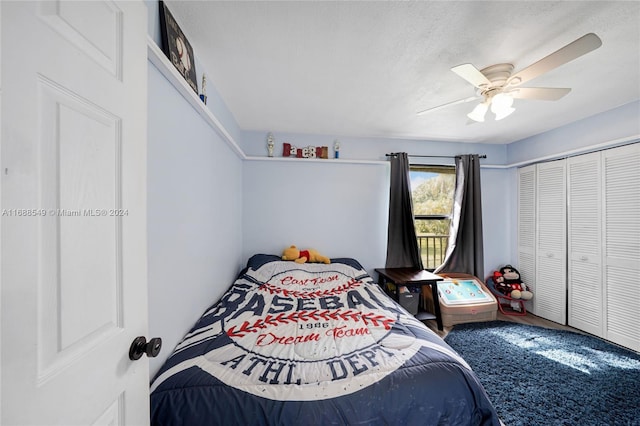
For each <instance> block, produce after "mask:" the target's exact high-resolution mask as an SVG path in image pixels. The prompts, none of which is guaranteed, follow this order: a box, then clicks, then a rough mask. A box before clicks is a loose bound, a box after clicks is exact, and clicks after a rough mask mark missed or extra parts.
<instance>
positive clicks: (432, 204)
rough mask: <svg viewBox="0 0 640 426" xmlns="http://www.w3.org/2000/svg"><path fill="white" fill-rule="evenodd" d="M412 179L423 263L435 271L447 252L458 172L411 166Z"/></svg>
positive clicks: (452, 169) (443, 168)
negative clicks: (456, 174)
mask: <svg viewBox="0 0 640 426" xmlns="http://www.w3.org/2000/svg"><path fill="white" fill-rule="evenodd" d="M411 179H412V200H413V214H414V216H415V227H416V234H417V237H418V247H419V248H420V253H421V256H422V263H423V265H424V267H425V268H427V269H435V268H436V267H438V266H439V265H440V264H441V263H442V261H443V260H444V253H445V252H446V249H447V241H448V238H447V237H448V235H449V222H450V220H449V216H450V215H451V212H452V211H453V192H454V189H455V168H453V167H442V166H440V167H438V166H412V167H411ZM421 216H422V217H421ZM425 216H435V217H425ZM438 216H440V217H438ZM442 216H445V217H446V218H442Z"/></svg>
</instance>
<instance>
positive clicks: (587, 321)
mask: <svg viewBox="0 0 640 426" xmlns="http://www.w3.org/2000/svg"><path fill="white" fill-rule="evenodd" d="M600 163H601V156H600V153H599V152H595V153H592V154H586V155H580V156H577V157H573V158H570V159H569V160H567V187H568V192H567V200H568V204H567V218H568V222H567V223H568V230H567V231H568V233H567V235H568V241H567V244H568V271H567V272H568V282H567V288H568V297H569V303H568V322H569V325H570V326H572V327H575V328H578V329H580V330H584V331H586V332H588V333H592V334H595V335H596V336H602V335H603V327H602V324H603V315H604V312H603V298H604V286H603V284H602V265H601V257H602V250H601V247H602V236H601V220H602V219H601V215H602V207H601V206H602V196H601V194H602V191H601V169H600Z"/></svg>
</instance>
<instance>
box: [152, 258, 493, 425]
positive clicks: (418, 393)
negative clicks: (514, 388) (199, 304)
mask: <svg viewBox="0 0 640 426" xmlns="http://www.w3.org/2000/svg"><path fill="white" fill-rule="evenodd" d="M151 424H152V425H156V426H159V425H189V426H197V425H212V424H220V425H232V424H241V425H263V424H264V425H266V424H273V425H331V424H338V425H341V424H362V425H365V424H366V425H377V424H402V425H414V424H420V425H430V424H434V425H436V424H438V425H440V424H447V425H499V424H500V422H499V419H498V417H497V414H496V412H495V409H494V408H493V406H492V405H491V402H490V401H489V399H488V397H487V395H486V393H485V391H484V389H483V387H482V385H481V384H480V382H479V381H478V379H477V377H476V376H475V374H474V373H473V371H472V370H471V368H470V367H469V365H468V364H467V363H466V362H465V361H464V360H463V359H462V358H461V357H460V356H459V355H458V354H457V353H456V352H455V351H453V350H452V349H451V348H450V347H449V346H448V345H447V344H446V343H445V342H444V341H443V340H442V339H440V338H439V337H438V336H437V335H436V334H435V333H433V332H432V331H431V330H429V329H428V328H427V327H426V326H425V325H424V324H422V323H421V322H420V321H418V320H417V319H416V318H414V317H413V316H412V315H410V314H409V313H408V312H407V311H405V310H404V309H403V308H402V307H401V306H400V305H398V304H397V303H396V302H395V301H393V300H392V299H391V298H390V297H388V296H387V295H386V294H385V293H384V292H383V291H382V289H381V288H380V287H379V286H378V285H377V284H376V283H375V282H374V281H373V279H372V278H371V277H370V276H369V275H368V274H367V272H366V271H365V270H364V269H363V267H362V266H361V265H360V263H358V262H357V261H356V260H354V259H350V258H341V259H332V260H331V264H329V265H325V264H315V263H305V264H298V263H294V262H291V261H282V260H281V259H280V258H279V257H278V256H274V255H264V254H258V255H254V256H252V257H251V258H250V259H249V260H248V262H247V267H246V268H245V269H244V270H243V271H242V272H241V273H240V274H239V276H238V278H237V279H236V280H235V282H234V283H233V284H232V286H231V287H230V288H229V289H228V290H227V291H226V292H225V294H224V295H223V297H222V298H221V299H220V301H218V302H217V303H215V304H214V305H213V306H211V307H210V308H209V309H208V310H207V311H206V312H205V313H204V314H203V315H202V317H201V318H200V319H199V320H198V321H197V323H196V324H195V326H194V327H193V328H192V329H191V331H190V332H189V333H188V334H187V335H186V336H185V337H184V339H183V340H182V341H181V342H180V343H179V344H178V345H177V346H176V348H175V350H174V352H173V353H172V355H171V356H170V357H169V358H168V359H167V361H166V363H165V364H164V365H163V367H162V368H161V369H160V371H159V372H158V374H157V375H156V376H155V378H154V380H153V381H152V383H151Z"/></svg>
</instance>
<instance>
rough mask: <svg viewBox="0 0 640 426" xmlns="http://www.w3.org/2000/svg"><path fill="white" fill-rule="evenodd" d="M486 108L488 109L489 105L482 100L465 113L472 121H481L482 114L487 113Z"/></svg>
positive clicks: (482, 119)
mask: <svg viewBox="0 0 640 426" xmlns="http://www.w3.org/2000/svg"><path fill="white" fill-rule="evenodd" d="M488 109H489V106H488V105H487V104H486V103H484V102H483V103H481V104H478V105H476V107H475V108H474V109H473V111H471V112H470V113H469V114H467V117H469V118H470V119H472V120H473V121H477V122H479V123H482V122H483V121H484V116H485V114H486V113H487V110H488Z"/></svg>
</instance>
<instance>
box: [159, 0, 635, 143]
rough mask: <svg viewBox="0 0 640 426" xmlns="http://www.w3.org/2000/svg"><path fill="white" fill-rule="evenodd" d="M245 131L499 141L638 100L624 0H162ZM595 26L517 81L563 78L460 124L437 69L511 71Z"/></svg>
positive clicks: (465, 89) (464, 89) (466, 87)
mask: <svg viewBox="0 0 640 426" xmlns="http://www.w3.org/2000/svg"><path fill="white" fill-rule="evenodd" d="M166 4H167V5H168V7H169V9H170V11H171V12H172V13H173V15H174V16H175V17H176V19H177V21H178V22H179V24H180V26H181V27H182V28H183V30H184V32H185V34H186V36H187V38H188V39H189V41H190V42H191V44H192V46H193V48H194V51H195V54H196V56H198V58H199V60H200V62H201V63H202V65H203V67H204V69H206V71H207V76H208V78H209V81H211V82H212V83H213V85H214V86H215V87H216V89H217V90H218V92H219V93H220V94H221V96H222V98H223V100H224V102H225V103H226V105H227V106H228V107H229V109H230V110H231V112H232V113H233V115H234V116H235V118H236V120H237V122H238V124H239V125H240V127H241V128H242V129H244V130H260V131H277V132H294V133H308V134H322V135H331V136H341V137H346V136H357V137H385V138H407V139H423V140H445V141H458V142H483V143H509V142H513V141H516V140H520V139H523V138H525V137H528V136H531V135H534V134H538V133H541V132H544V131H547V130H551V129H553V128H556V127H559V126H562V125H565V124H567V123H570V122H573V121H576V120H580V119H583V118H586V117H589V116H591V115H594V114H597V113H599V112H602V111H606V110H609V109H612V108H615V107H617V106H620V105H623V104H626V103H629V102H631V101H634V100H638V99H640V25H639V22H640V2H637V1H625V2H617V1H603V2H597V1H586V2H583V1H561V2H544V1H468V2H467V1H418V2H406V1H400V2H399V1H389V2H383V1H353V2H351V1H330V2H329V1H297V2H291V1H285V2H275V1H258V2H253V1H233V2H218V1H209V2H204V1H167V2H166ZM590 32H593V33H596V34H597V35H598V36H599V37H600V38H601V39H602V42H603V45H602V46H601V47H600V48H599V49H597V50H594V51H593V52H590V53H588V54H586V55H585V56H582V57H580V58H578V59H576V60H574V61H572V62H569V63H568V64H565V65H562V66H561V67H559V68H556V69H555V70H552V71H550V72H549V73H547V74H545V75H542V76H540V77H538V78H536V79H534V80H531V81H530V82H528V83H527V84H526V85H525V86H527V87H536V86H537V87H568V88H571V89H572V91H571V93H569V94H568V95H567V96H565V97H564V98H562V99H561V100H559V101H555V102H550V101H536V100H520V99H517V100H516V101H515V103H514V107H515V108H516V112H515V113H513V114H512V115H511V116H509V117H507V118H505V119H504V120H501V121H494V120H493V118H489V117H487V118H488V119H487V121H485V122H484V123H475V124H471V125H469V124H467V123H468V121H469V120H468V119H467V117H466V114H467V113H468V112H470V111H471V110H472V109H473V107H474V106H475V104H476V103H477V102H470V103H465V104H458V105H454V106H451V107H448V108H445V109H441V110H438V111H435V112H432V113H428V114H425V115H421V116H417V115H416V112H417V111H420V110H424V109H427V108H430V107H434V106H438V105H441V104H444V103H447V102H451V101H455V100H458V99H463V98H468V97H470V96H473V95H474V94H475V89H474V87H473V86H472V85H471V84H469V83H467V82H466V81H465V80H463V79H462V78H460V77H458V76H457V75H455V74H454V73H453V72H451V70H450V68H451V67H453V66H456V65H460V64H463V63H472V64H473V65H475V66H476V67H477V68H478V69H482V68H485V67H487V66H489V65H493V64H497V63H511V64H513V65H514V68H515V70H514V71H515V72H517V71H519V70H521V69H523V68H525V67H527V66H529V65H531V64H532V63H534V62H536V61H538V60H539V59H541V58H543V57H544V56H546V55H548V54H550V53H552V52H554V51H556V50H557V49H559V48H561V47H563V46H565V45H566V44H568V43H570V42H572V41H573V40H575V39H577V38H578V37H580V36H582V35H584V34H586V33H590Z"/></svg>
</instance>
